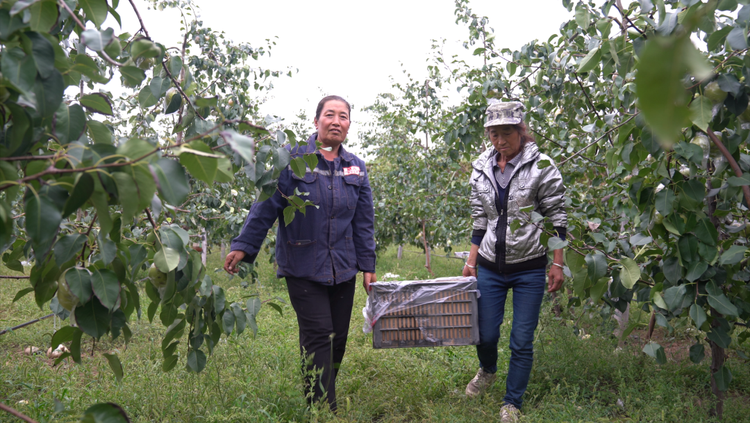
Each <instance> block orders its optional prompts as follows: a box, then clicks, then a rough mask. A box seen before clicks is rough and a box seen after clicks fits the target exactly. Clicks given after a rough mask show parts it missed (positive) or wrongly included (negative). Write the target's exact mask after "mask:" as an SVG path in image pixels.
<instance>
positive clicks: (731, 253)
mask: <svg viewBox="0 0 750 423" xmlns="http://www.w3.org/2000/svg"><path fill="white" fill-rule="evenodd" d="M746 252H747V247H743V246H741V245H732V246H731V247H729V249H728V250H726V251H724V253H722V254H721V258H719V264H720V265H721V266H732V265H735V264H737V263H739V262H740V261H742V259H743V258H745V253H746Z"/></svg>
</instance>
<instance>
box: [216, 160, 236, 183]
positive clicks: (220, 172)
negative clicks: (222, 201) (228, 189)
mask: <svg viewBox="0 0 750 423" xmlns="http://www.w3.org/2000/svg"><path fill="white" fill-rule="evenodd" d="M214 179H216V182H220V183H226V182H232V181H233V180H234V172H233V171H232V162H231V160H229V158H223V159H219V160H218V163H217V167H216V175H215V176H214Z"/></svg>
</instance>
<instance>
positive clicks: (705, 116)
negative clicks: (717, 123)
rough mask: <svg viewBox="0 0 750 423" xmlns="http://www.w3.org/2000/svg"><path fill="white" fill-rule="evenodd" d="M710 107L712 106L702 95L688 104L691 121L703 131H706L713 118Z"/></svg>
mask: <svg viewBox="0 0 750 423" xmlns="http://www.w3.org/2000/svg"><path fill="white" fill-rule="evenodd" d="M712 107H713V104H712V103H711V100H709V99H707V98H706V97H704V96H702V95H701V96H698V98H697V99H695V100H693V102H692V103H691V104H690V118H691V119H692V121H693V124H694V125H695V126H697V127H698V128H700V129H702V130H703V131H707V130H708V123H709V122H711V119H712V118H713V114H712V113H711V108H712Z"/></svg>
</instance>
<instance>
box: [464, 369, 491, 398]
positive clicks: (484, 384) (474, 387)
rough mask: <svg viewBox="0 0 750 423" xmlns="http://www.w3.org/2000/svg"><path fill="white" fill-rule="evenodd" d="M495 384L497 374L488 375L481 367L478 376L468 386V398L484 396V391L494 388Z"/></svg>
mask: <svg viewBox="0 0 750 423" xmlns="http://www.w3.org/2000/svg"><path fill="white" fill-rule="evenodd" d="M494 382H495V374H494V373H487V372H485V371H484V369H482V368H481V367H480V368H479V371H478V372H477V375H476V376H474V379H472V380H471V382H469V384H468V385H466V396H467V397H475V396H477V395H480V394H483V393H484V391H486V390H487V388H489V387H490V386H492V384H493V383H494Z"/></svg>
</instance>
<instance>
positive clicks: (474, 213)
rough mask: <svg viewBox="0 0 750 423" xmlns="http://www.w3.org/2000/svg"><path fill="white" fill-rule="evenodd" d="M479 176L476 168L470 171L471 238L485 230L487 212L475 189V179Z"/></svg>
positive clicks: (482, 233)
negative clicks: (472, 223)
mask: <svg viewBox="0 0 750 423" xmlns="http://www.w3.org/2000/svg"><path fill="white" fill-rule="evenodd" d="M479 177H480V174H479V172H477V170H476V169H475V170H473V171H472V172H471V179H469V185H470V186H471V194H470V195H469V204H470V205H471V218H472V219H474V225H473V227H472V229H473V232H472V238H473V237H475V236H479V235H482V236H484V233H485V232H487V222H488V220H487V212H486V211H485V210H484V205H483V204H482V199H481V198H480V196H479V191H477V185H476V181H477V179H478V178H479Z"/></svg>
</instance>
